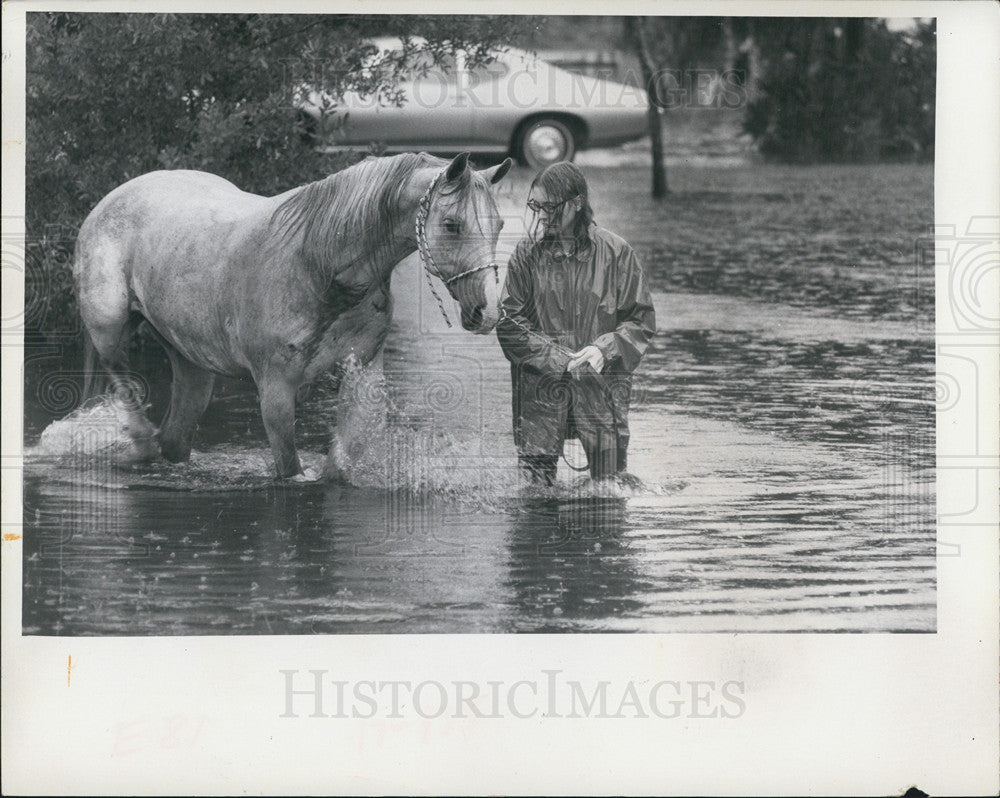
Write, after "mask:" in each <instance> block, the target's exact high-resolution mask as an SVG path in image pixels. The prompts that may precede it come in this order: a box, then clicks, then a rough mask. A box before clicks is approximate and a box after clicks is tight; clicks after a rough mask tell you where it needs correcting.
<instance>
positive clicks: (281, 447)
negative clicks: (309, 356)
mask: <svg viewBox="0 0 1000 798" xmlns="http://www.w3.org/2000/svg"><path fill="white" fill-rule="evenodd" d="M256 382H257V390H258V391H259V393H260V412H261V415H262V416H263V418H264V429H265V430H266V431H267V440H268V442H269V443H270V444H271V452H272V454H274V464H275V467H276V468H277V470H278V477H279V478H284V477H294V476H296V475H297V474H300V473H302V466H301V465H300V464H299V455H298V453H297V452H296V451H295V386H294V385H293V384H292V383H291V382H290V381H289V380H288V379H286V378H285V377H284V375H281V374H270V373H265V374H263V375H262V376H261V377H259V378H257V380H256Z"/></svg>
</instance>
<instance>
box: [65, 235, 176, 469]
mask: <svg viewBox="0 0 1000 798" xmlns="http://www.w3.org/2000/svg"><path fill="white" fill-rule="evenodd" d="M105 254H106V253H105ZM112 254H113V253H112ZM87 255H90V256H91V257H89V258H88V259H87V260H86V262H85V264H84V266H83V267H81V270H82V276H81V279H80V282H79V288H78V291H79V298H80V314H81V316H82V318H83V322H84V325H85V326H86V328H87V332H88V333H89V335H90V340H91V342H92V343H93V345H94V350H95V351H96V352H97V356H98V358H99V359H100V362H101V366H102V367H103V368H104V370H105V371H106V372H107V373H108V376H109V377H110V379H111V386H112V388H113V390H114V395H115V408H116V410H117V411H118V413H119V418H120V420H121V425H122V427H123V429H124V430H125V433H126V434H127V435H128V436H129V438H131V439H132V443H133V444H134V446H135V449H136V453H137V454H138V456H139V457H140V458H141V459H151V458H153V457H155V456H156V455H157V454H158V453H159V447H158V446H157V445H156V438H155V436H156V428H155V427H154V426H153V425H152V424H151V423H150V421H149V419H148V418H146V414H145V412H144V409H143V406H142V400H143V397H144V394H145V393H146V391H145V390H144V388H143V386H142V385H141V382H140V380H139V379H138V378H137V377H136V376H135V375H133V374H131V373H130V369H129V362H128V343H129V339H130V338H131V337H132V333H133V332H134V324H133V323H132V318H131V311H130V309H129V306H128V287H127V285H126V281H125V275H124V272H123V271H122V270H121V268H120V266H119V264H118V261H117V259H115V258H114V257H104V258H98V257H96V253H85V254H84V257H85V258H86V257H87Z"/></svg>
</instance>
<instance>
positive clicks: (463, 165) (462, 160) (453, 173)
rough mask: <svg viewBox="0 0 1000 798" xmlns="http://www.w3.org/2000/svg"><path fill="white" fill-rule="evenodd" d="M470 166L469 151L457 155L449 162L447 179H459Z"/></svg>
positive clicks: (445, 175)
mask: <svg viewBox="0 0 1000 798" xmlns="http://www.w3.org/2000/svg"><path fill="white" fill-rule="evenodd" d="M468 168H469V153H467V152H463V153H462V154H461V155H456V156H455V157H454V159H452V162H451V163H450V164H448V171H447V172H445V173H444V179H445V180H457V179H458V178H459V177H461V176H462V174H463V173H464V172H465V170H466V169H468Z"/></svg>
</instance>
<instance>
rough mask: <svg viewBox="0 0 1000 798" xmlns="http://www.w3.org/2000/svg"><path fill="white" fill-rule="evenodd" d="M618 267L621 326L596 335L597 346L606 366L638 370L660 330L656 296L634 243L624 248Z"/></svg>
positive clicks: (618, 314) (617, 317) (619, 318)
mask: <svg viewBox="0 0 1000 798" xmlns="http://www.w3.org/2000/svg"><path fill="white" fill-rule="evenodd" d="M615 268H616V270H617V280H616V286H617V289H618V302H617V309H618V310H617V314H616V319H617V323H618V326H617V327H616V328H615V330H614V331H613V332H608V333H604V334H603V335H599V336H598V337H597V338H595V339H594V346H596V347H597V348H598V349H600V350H601V352H602V353H603V354H604V362H605V364H606V367H607V366H612V367H614V368H621V369H624V370H625V371H635V369H636V367H637V366H638V365H639V361H640V360H641V359H642V356H643V355H644V354H645V353H646V348H647V347H648V346H649V341H650V339H651V338H652V337H653V334H654V333H655V332H656V316H655V314H654V311H653V300H652V299H651V298H650V296H649V286H648V285H647V284H646V275H645V274H644V272H643V270H642V265H641V264H640V263H639V258H638V257H636V254H635V251H634V250H633V249H632V248H631V247H625V249H624V250H622V252H621V253H620V254H619V256H618V263H617V264H615Z"/></svg>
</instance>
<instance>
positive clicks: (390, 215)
mask: <svg viewBox="0 0 1000 798" xmlns="http://www.w3.org/2000/svg"><path fill="white" fill-rule="evenodd" d="M510 165H511V162H510V159H507V160H505V161H504V162H503V163H501V164H499V165H498V166H495V167H493V168H491V169H485V170H482V171H478V172H477V171H475V170H473V169H471V168H470V167H469V162H468V154H467V153H465V154H462V155H459V156H457V157H456V158H455V159H454V160H452V161H451V162H450V163H449V162H448V161H444V160H441V159H438V158H433V157H431V156H429V155H427V154H424V153H421V154H419V155H417V154H412V153H405V154H403V155H397V156H395V157H392V158H369V159H367V160H365V161H363V162H361V163H359V164H356V165H355V166H352V167H350V168H349V169H345V170H344V171H342V172H338V173H336V174H333V175H330V176H329V177H327V178H325V179H323V180H319V181H317V182H315V183H311V184H309V185H307V186H302V187H299V188H296V189H292V190H291V191H289V192H286V193H285V194H281V195H279V196H277V197H261V196H258V195H256V194H248V193H246V192H244V191H241V190H240V189H238V188H237V187H236V186H234V185H233V184H232V183H230V182H228V181H227V180H224V179H222V178H221V177H217V176H215V175H210V174H206V173H204V172H192V171H164V172H152V173H150V174H147V175H143V176H141V177H137V178H135V179H134V180H130V181H129V182H128V183H125V184H124V185H122V186H119V187H118V188H116V189H115V190H114V191H112V192H111V193H110V194H108V195H107V196H106V197H105V198H104V199H103V200H101V202H100V203H99V204H98V205H97V207H96V208H94V210H93V211H92V212H91V213H90V215H89V216H88V217H87V219H86V221H85V222H84V223H83V226H82V227H81V228H80V235H79V238H78V240H77V244H76V258H75V262H74V267H73V276H74V279H75V282H76V289H77V297H78V300H79V307H80V313H81V316H82V318H83V322H84V325H85V327H86V331H87V336H86V337H87V338H88V345H89V347H88V348H89V353H88V364H87V368H86V370H87V372H88V374H89V373H93V354H94V352H95V351H96V354H97V356H99V358H100V361H101V365H102V366H103V368H104V370H105V371H106V372H107V373H108V375H109V376H110V378H111V381H112V385H113V386H114V388H115V390H116V392H117V393H118V394H119V397H122V398H124V400H125V404H126V420H125V422H126V423H125V428H126V430H127V431H128V433H129V435H130V436H131V438H132V439H133V442H134V443H135V444H136V446H137V448H139V450H140V451H141V452H143V453H144V455H146V456H155V454H156V453H157V450H159V452H161V453H162V454H163V456H164V457H165V458H167V459H168V460H170V461H172V462H179V461H182V460H186V459H187V458H188V457H189V456H190V453H191V436H192V432H193V430H194V428H195V425H196V424H197V422H198V419H199V418H200V417H201V415H202V414H203V413H204V411H205V408H206V407H207V406H208V402H209V400H210V399H211V396H212V387H213V383H214V381H215V375H217V374H224V375H240V374H246V373H249V374H250V375H251V376H252V377H253V379H254V381H255V382H256V384H257V388H258V391H259V393H260V404H261V413H262V415H263V419H264V427H265V429H266V430H267V437H268V441H269V442H270V445H271V450H272V452H273V454H274V460H275V465H276V467H277V473H278V476H279V477H294V476H297V475H300V474H301V471H302V469H301V466H300V464H299V458H298V454H297V453H296V449H295V440H294V434H293V433H294V423H295V393H296V390H297V389H298V388H299V387H300V386H301V385H303V384H306V383H309V382H311V381H312V380H314V379H315V378H316V377H317V376H319V375H321V374H324V373H327V372H330V371H331V370H333V369H335V368H336V367H338V365H341V364H343V363H344V362H345V361H347V360H348V359H349V358H351V357H352V356H353V357H355V358H357V359H358V360H359V361H360V362H361V363H368V362H369V361H370V360H371V359H372V358H373V357H374V356H375V355H376V354H377V353H378V352H379V350H380V349H381V347H382V344H383V342H384V341H385V336H386V333H387V331H388V328H389V320H390V317H391V313H392V306H391V301H390V294H389V278H390V275H391V273H392V270H393V268H394V267H395V266H396V264H398V263H399V262H400V261H401V260H403V259H404V258H405V257H406V256H407V255H409V254H411V253H412V252H414V251H415V250H417V249H418V248H419V249H420V252H421V255H422V257H423V260H424V266H425V268H426V269H427V270H428V271H429V272H430V273H433V274H435V275H436V276H437V277H439V278H440V279H442V280H443V281H444V283H445V285H446V286H447V287H448V290H449V291H450V292H451V294H452V296H453V297H454V298H455V299H456V300H457V301H458V302H459V304H460V306H461V320H462V326H463V327H464V328H465V329H466V330H470V331H472V332H476V333H486V332H489V331H490V330H492V329H493V327H494V326H495V325H496V322H497V313H498V299H499V297H498V294H499V285H498V284H497V274H496V263H495V258H496V242H497V238H498V236H499V233H500V228H501V227H502V226H503V222H502V220H501V218H500V214H499V212H498V209H497V205H496V201H495V199H494V197H493V194H492V191H491V186H492V184H494V183H496V182H497V181H499V180H500V179H501V178H502V177H503V176H504V175H505V174H506V173H507V171H508V170H509V169H510ZM139 322H144V324H145V325H147V326H148V327H149V328H151V329H152V331H153V333H154V335H155V337H156V338H157V339H158V340H159V341H160V342H161V343H162V344H163V346H164V347H165V348H166V350H167V354H168V355H169V357H170V364H171V367H172V369H173V385H172V389H171V397H170V408H169V410H168V412H167V414H166V417H165V419H164V421H163V424H162V425H161V427H160V430H159V431H157V430H156V429H155V428H154V427H153V425H152V424H151V423H150V421H149V420H148V419H147V418H146V416H145V414H144V412H143V409H142V407H141V406H139V404H138V402H137V401H136V400H135V386H133V385H131V384H130V381H129V378H128V371H129V367H128V354H127V353H128V341H129V338H130V337H131V335H132V333H133V332H134V330H135V325H136V324H137V323H139ZM87 392H88V393H89V392H90V388H89V387H88V388H87Z"/></svg>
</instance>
